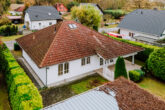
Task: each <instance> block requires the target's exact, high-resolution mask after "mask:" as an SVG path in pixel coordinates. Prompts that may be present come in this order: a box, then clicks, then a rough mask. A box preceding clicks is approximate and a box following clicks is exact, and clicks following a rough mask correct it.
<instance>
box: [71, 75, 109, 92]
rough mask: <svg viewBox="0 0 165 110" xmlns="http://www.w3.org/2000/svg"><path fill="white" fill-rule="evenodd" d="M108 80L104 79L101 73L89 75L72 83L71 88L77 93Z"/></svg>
mask: <svg viewBox="0 0 165 110" xmlns="http://www.w3.org/2000/svg"><path fill="white" fill-rule="evenodd" d="M105 82H107V80H105V79H103V78H102V77H101V76H99V75H95V76H89V77H87V78H86V79H83V80H79V81H77V82H74V83H73V84H71V89H72V90H73V91H74V92H75V93H76V94H80V93H82V92H84V91H87V90H89V89H92V88H95V87H97V86H99V85H102V84H104V83H105Z"/></svg>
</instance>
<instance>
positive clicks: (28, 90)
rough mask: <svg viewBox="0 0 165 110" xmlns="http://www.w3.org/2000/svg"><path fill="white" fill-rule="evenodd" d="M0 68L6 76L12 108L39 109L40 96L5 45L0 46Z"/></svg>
mask: <svg viewBox="0 0 165 110" xmlns="http://www.w3.org/2000/svg"><path fill="white" fill-rule="evenodd" d="M0 61H1V63H0V70H2V71H3V73H4V74H5V76H6V83H7V87H8V92H9V99H10V105H11V107H12V109H13V110H39V109H41V108H42V107H43V104H42V97H41V95H40V94H39V91H38V90H37V88H36V87H35V86H34V84H33V83H32V81H31V80H30V79H29V77H28V76H27V75H26V73H25V72H24V70H23V69H22V68H21V67H20V65H19V64H18V63H17V61H16V60H15V58H14V57H13V55H12V54H11V52H10V51H9V49H8V48H7V47H6V45H2V46H0Z"/></svg>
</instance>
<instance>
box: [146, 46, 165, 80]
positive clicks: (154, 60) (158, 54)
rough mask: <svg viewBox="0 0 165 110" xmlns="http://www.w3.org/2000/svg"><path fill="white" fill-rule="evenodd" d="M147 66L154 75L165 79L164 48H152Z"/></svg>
mask: <svg viewBox="0 0 165 110" xmlns="http://www.w3.org/2000/svg"><path fill="white" fill-rule="evenodd" d="M147 66H148V69H149V70H150V71H151V73H152V74H153V75H154V76H155V77H157V78H159V79H161V80H164V81H165V48H161V49H156V50H154V52H153V53H152V54H151V55H150V56H149V59H148V65H147Z"/></svg>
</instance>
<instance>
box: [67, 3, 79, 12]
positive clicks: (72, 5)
mask: <svg viewBox="0 0 165 110" xmlns="http://www.w3.org/2000/svg"><path fill="white" fill-rule="evenodd" d="M74 6H79V3H78V2H76V1H72V2H70V3H68V4H67V6H66V7H67V8H68V11H71V8H72V7H74Z"/></svg>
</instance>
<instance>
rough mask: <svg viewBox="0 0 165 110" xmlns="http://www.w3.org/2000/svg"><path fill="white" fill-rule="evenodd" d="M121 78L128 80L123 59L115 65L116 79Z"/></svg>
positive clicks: (119, 58)
mask: <svg viewBox="0 0 165 110" xmlns="http://www.w3.org/2000/svg"><path fill="white" fill-rule="evenodd" d="M120 76H124V77H125V78H128V76H127V71H126V67H125V62H124V58H123V57H118V59H117V61H116V64H115V79H116V78H118V77H120Z"/></svg>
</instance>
